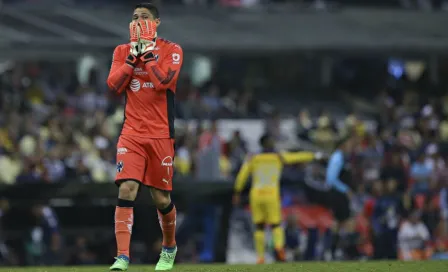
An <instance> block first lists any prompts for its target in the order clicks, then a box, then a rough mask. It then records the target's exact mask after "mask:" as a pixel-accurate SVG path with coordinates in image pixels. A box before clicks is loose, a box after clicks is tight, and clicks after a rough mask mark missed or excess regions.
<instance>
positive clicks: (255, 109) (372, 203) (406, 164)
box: [0, 63, 448, 263]
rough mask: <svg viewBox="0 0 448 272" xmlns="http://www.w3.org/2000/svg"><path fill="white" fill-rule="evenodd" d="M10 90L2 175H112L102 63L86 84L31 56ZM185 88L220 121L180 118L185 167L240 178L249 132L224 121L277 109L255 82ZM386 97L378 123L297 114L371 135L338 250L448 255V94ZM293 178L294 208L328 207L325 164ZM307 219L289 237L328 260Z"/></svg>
mask: <svg viewBox="0 0 448 272" xmlns="http://www.w3.org/2000/svg"><path fill="white" fill-rule="evenodd" d="M0 90H1V93H0V105H1V107H0V108H1V110H0V169H2V171H0V183H2V184H10V185H12V184H16V183H21V184H26V183H40V182H45V183H55V182H82V183H89V182H97V183H106V182H112V181H113V179H114V176H115V172H116V166H115V161H114V160H115V141H116V139H117V136H118V134H119V132H120V127H121V123H122V118H123V100H122V98H119V97H114V96H110V95H108V94H107V90H106V89H105V86H104V83H102V81H101V76H100V75H99V74H97V73H95V72H92V73H91V75H90V80H89V81H88V84H80V83H79V82H78V80H77V77H76V73H75V70H70V69H69V68H67V66H65V65H64V66H63V67H62V66H58V65H57V64H53V65H47V64H36V63H34V64H30V63H27V64H26V65H16V66H14V67H12V68H11V69H8V70H7V71H6V72H4V73H3V74H2V75H1V76H0ZM178 98H179V99H178V105H177V115H178V117H180V118H183V119H190V118H199V119H202V118H207V117H210V116H211V117H213V121H212V122H211V123H210V125H208V126H198V127H197V128H195V129H186V128H185V127H183V126H179V129H178V130H177V135H176V145H177V151H176V152H177V153H176V159H175V167H176V170H177V172H176V174H177V175H184V176H195V177H196V178H199V179H200V178H204V179H223V178H224V179H228V180H229V182H230V181H231V177H232V176H233V175H234V174H235V173H236V172H237V171H238V169H239V166H240V165H241V163H242V162H243V161H244V158H245V156H246V155H247V153H248V148H247V142H246V140H245V139H244V137H243V136H242V134H241V133H240V132H239V131H235V132H234V134H233V137H232V138H230V139H223V138H221V137H220V136H219V131H218V130H217V127H216V122H215V120H218V122H219V118H221V117H222V118H238V117H260V116H265V115H266V111H269V110H270V108H271V107H269V106H268V105H266V104H264V103H262V102H261V101H257V100H256V99H255V98H254V96H253V94H252V93H251V92H244V93H239V92H238V91H236V90H229V91H225V92H223V90H220V86H218V85H216V84H212V83H209V84H206V85H205V86H203V87H201V88H197V87H194V86H193V85H192V84H190V83H189V80H187V79H183V81H182V83H181V84H180V89H179V91H178ZM376 101H377V102H376V103H377V104H376V107H377V109H378V114H377V115H376V116H374V121H375V122H374V123H375V124H376V125H375V126H370V125H367V123H366V122H364V120H361V118H359V117H358V114H356V113H353V114H348V115H347V116H346V119H345V120H344V122H339V120H334V119H332V115H331V114H330V113H328V112H326V111H323V112H322V113H321V114H320V115H317V116H312V114H310V112H309V111H307V110H305V109H303V110H302V111H301V112H300V113H298V115H297V118H296V120H297V122H296V124H297V125H296V131H297V133H296V134H297V135H295V136H296V137H297V138H298V139H299V140H300V141H303V142H309V143H312V144H313V145H314V146H316V147H317V148H318V149H320V150H323V151H327V152H329V151H331V150H332V149H333V148H334V147H335V144H336V139H338V138H339V137H340V136H341V135H346V134H347V133H350V132H353V131H355V132H356V134H357V135H358V137H359V139H361V140H360V141H359V145H358V146H357V148H356V151H355V152H354V153H353V154H352V155H353V156H352V161H351V164H352V169H353V171H354V176H355V178H354V182H353V184H352V187H353V188H354V191H355V192H356V194H355V196H354V197H353V198H352V200H351V201H352V203H351V204H352V205H351V206H352V213H353V218H352V219H351V220H350V222H351V223H350V224H347V225H346V228H344V229H342V230H341V232H342V233H341V235H343V237H345V238H344V239H341V240H340V242H339V243H338V244H337V245H335V247H336V249H337V250H336V252H337V254H336V255H335V256H333V258H339V259H359V258H364V257H365V258H377V259H382V258H397V257H399V258H401V259H425V258H447V256H448V253H447V250H448V244H447V242H448V226H447V220H448V160H447V159H448V149H447V143H448V97H444V98H443V99H426V98H425V97H422V96H421V94H420V93H418V92H416V91H404V92H402V93H400V94H397V93H396V92H387V91H384V92H381V93H380V94H379V95H378V97H377V100H376ZM275 116H277V115H275ZM273 119H274V120H276V119H275V118H273ZM271 121H272V120H271ZM271 127H274V128H275V127H277V126H276V125H275V124H272V123H270V122H268V123H267V129H268V131H274V132H275V129H272V128H271ZM277 136H278V135H277ZM277 138H279V139H281V137H277ZM310 169H311V170H310ZM316 169H317V170H316ZM304 177H305V178H304ZM284 179H287V180H292V181H293V183H296V185H297V183H299V181H303V180H305V181H307V182H305V183H304V184H303V186H302V188H301V189H300V192H302V193H300V192H297V191H295V190H289V189H287V190H285V194H284V195H285V199H286V200H285V201H284V205H285V207H288V206H290V205H294V204H296V203H303V202H302V201H305V202H311V203H313V202H316V203H320V204H323V205H324V206H325V205H326V204H325V203H322V202H321V198H322V196H319V193H316V192H323V193H325V191H326V190H328V188H327V187H326V186H325V177H324V165H323V164H319V163H318V164H312V165H309V166H298V167H290V168H285V170H284ZM300 183H302V182H300ZM299 185H301V184H299ZM299 187H300V186H299ZM310 188H311V189H312V191H313V192H314V193H310V191H309V189H310ZM304 192H305V194H304ZM301 196H304V197H301ZM327 204H328V203H327ZM332 205H334V203H332ZM2 207H7V205H2ZM2 209H4V208H2ZM47 213H48V212H47ZM50 217H51V216H50ZM296 217H298V219H299V220H296V219H297V218H296ZM300 222H301V220H300V214H297V215H295V216H292V217H290V218H288V220H287V222H286V230H287V245H288V247H289V248H290V249H291V251H292V252H294V255H295V258H298V259H321V258H324V257H325V256H324V255H325V254H324V253H325V250H323V251H322V255H319V256H314V255H312V256H308V255H307V256H305V255H303V252H304V250H303V247H302V246H301V244H302V243H303V241H301V239H300V237H301V236H302V235H301V233H303V232H304V231H305V230H304V229H303V226H301V225H300ZM308 231H309V230H308ZM75 241H76V243H75V245H74V247H75V248H76V247H80V248H85V244H86V243H87V241H86V240H85V238H83V237H79V238H77V239H76V240H75ZM30 250H31V249H30ZM157 250H158V249H157ZM157 250H155V251H157ZM305 251H306V250H305ZM78 253H79V254H81V255H82V256H81V255H79V256H77V257H76V258H78V259H82V260H78V259H77V262H83V263H95V262H96V260H95V258H94V257H92V256H93V255H92V254H91V252H87V251H86V250H78ZM76 258H75V259H76ZM183 259H184V261H194V260H195V259H196V258H195V257H194V256H186V257H183ZM72 261H73V260H72ZM73 262H75V261H73Z"/></svg>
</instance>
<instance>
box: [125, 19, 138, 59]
mask: <svg viewBox="0 0 448 272" xmlns="http://www.w3.org/2000/svg"><path fill="white" fill-rule="evenodd" d="M129 36H130V38H131V49H130V52H129V55H128V57H127V59H126V63H127V64H129V65H130V66H132V67H135V65H136V64H137V61H138V58H137V56H138V55H140V47H139V45H138V41H139V39H140V27H139V26H138V22H135V21H132V22H131V23H130V24H129Z"/></svg>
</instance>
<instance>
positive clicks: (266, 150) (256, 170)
mask: <svg viewBox="0 0 448 272" xmlns="http://www.w3.org/2000/svg"><path fill="white" fill-rule="evenodd" d="M260 145H261V147H262V151H261V152H260V153H259V154H256V155H253V156H251V157H250V158H249V159H247V160H246V162H245V163H244V164H243V166H242V167H241V169H240V172H239V173H238V176H237V178H236V182H235V189H234V190H235V194H234V198H233V201H234V204H235V205H237V204H239V202H240V194H241V191H242V190H243V189H244V187H245V184H246V181H247V179H248V177H249V175H252V185H251V189H250V194H249V202H250V209H251V212H252V221H253V223H254V224H255V227H256V230H255V233H254V241H255V250H256V252H257V263H258V264H262V263H264V251H265V227H266V226H269V227H270V228H271V229H272V234H273V240H274V249H275V254H276V258H277V260H279V261H285V252H284V245H285V233H284V230H283V228H282V226H281V223H282V212H281V199H280V178H281V173H282V168H283V165H284V164H294V163H304V162H310V161H313V160H314V159H315V158H316V154H315V153H312V152H284V153H278V152H275V150H274V141H273V139H272V138H271V137H270V136H268V135H264V136H262V137H261V139H260Z"/></svg>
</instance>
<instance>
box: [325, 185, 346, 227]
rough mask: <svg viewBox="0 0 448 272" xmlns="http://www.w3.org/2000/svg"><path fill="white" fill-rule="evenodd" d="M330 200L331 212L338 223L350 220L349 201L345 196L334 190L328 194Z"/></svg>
mask: <svg viewBox="0 0 448 272" xmlns="http://www.w3.org/2000/svg"><path fill="white" fill-rule="evenodd" d="M329 194H330V195H329V199H331V207H330V208H331V210H332V211H333V216H334V218H335V219H336V220H337V221H338V222H343V221H345V220H347V219H349V218H350V200H349V199H348V197H347V195H346V194H344V193H341V192H339V191H336V190H331V191H330V192H329Z"/></svg>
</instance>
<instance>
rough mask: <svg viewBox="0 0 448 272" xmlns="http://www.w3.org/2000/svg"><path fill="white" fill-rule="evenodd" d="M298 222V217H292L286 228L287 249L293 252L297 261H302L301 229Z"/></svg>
mask: <svg viewBox="0 0 448 272" xmlns="http://www.w3.org/2000/svg"><path fill="white" fill-rule="evenodd" d="M297 221H298V219H297V216H295V215H290V216H288V218H287V220H286V226H285V248H286V251H287V252H288V251H289V252H291V254H292V255H293V258H294V260H295V261H298V260H299V259H300V228H299V226H298V224H297Z"/></svg>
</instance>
